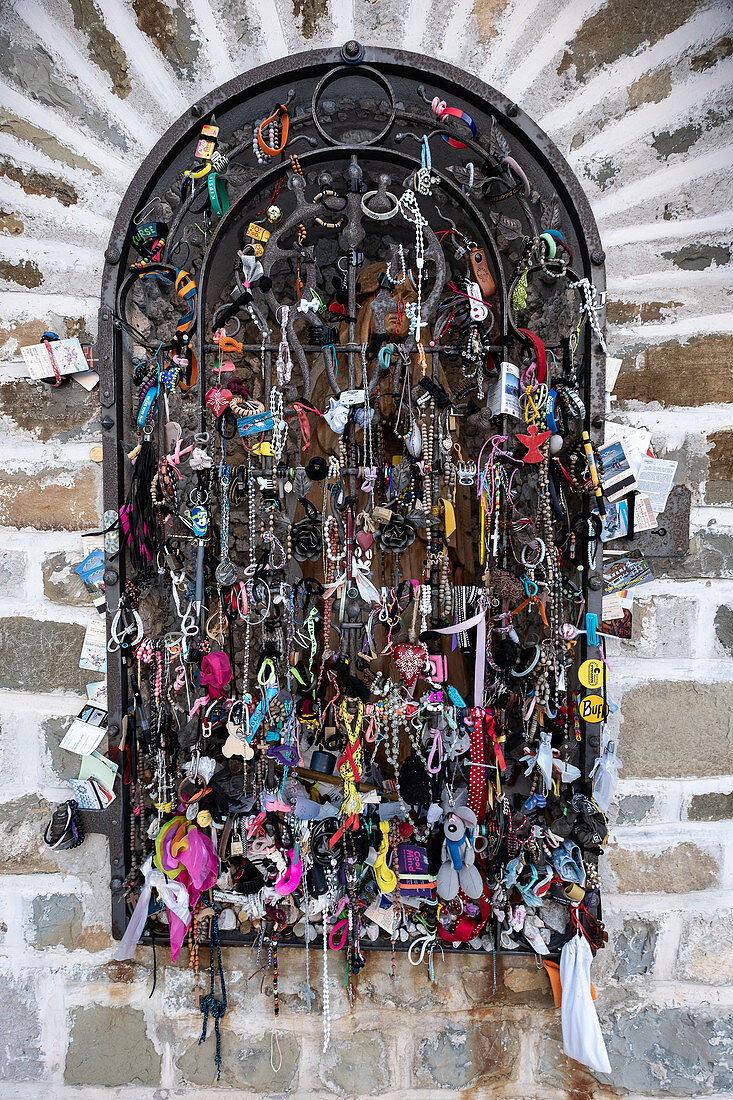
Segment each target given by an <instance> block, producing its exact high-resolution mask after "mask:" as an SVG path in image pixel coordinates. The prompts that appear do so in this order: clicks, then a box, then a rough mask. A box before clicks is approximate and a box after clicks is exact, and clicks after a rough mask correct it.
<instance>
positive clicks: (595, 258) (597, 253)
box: [590, 248, 606, 267]
mask: <svg viewBox="0 0 733 1100" xmlns="http://www.w3.org/2000/svg"><path fill="white" fill-rule="evenodd" d="M590 258H591V263H594V264H595V265H596V266H597V267H600V265H601V264H602V263H603V261H604V260H605V258H606V253H605V252H604V251H603V249H602V248H594V249H593V251H592V252H591V254H590Z"/></svg>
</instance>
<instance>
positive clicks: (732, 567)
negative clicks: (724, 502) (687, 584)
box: [654, 490, 733, 580]
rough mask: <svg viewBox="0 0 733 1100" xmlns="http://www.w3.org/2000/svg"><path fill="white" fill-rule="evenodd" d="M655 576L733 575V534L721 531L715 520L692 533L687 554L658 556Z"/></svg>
mask: <svg viewBox="0 0 733 1100" xmlns="http://www.w3.org/2000/svg"><path fill="white" fill-rule="evenodd" d="M673 491H674V490H673ZM654 576H655V577H670V578H672V579H673V580H688V579H690V580H697V579H699V578H700V577H733V536H731V535H730V534H729V533H728V532H727V531H719V530H717V528H716V525H715V523H714V522H711V523H710V524H709V525H708V526H707V527H705V528H703V529H702V530H697V531H694V532H693V533H692V535H691V537H690V541H689V549H688V553H687V555H686V557H684V558H674V557H671V556H670V557H659V558H657V559H656V560H655V562H654Z"/></svg>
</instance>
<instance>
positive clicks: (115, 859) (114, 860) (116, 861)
mask: <svg viewBox="0 0 733 1100" xmlns="http://www.w3.org/2000/svg"><path fill="white" fill-rule="evenodd" d="M112 862H113V863H114V865H115V867H116V866H117V864H118V863H119V862H120V861H119V859H118V858H117V856H115V858H114V859H113V860H112Z"/></svg>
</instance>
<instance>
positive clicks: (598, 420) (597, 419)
mask: <svg viewBox="0 0 733 1100" xmlns="http://www.w3.org/2000/svg"><path fill="white" fill-rule="evenodd" d="M591 423H592V424H593V427H594V428H602V427H603V425H604V424H605V420H604V419H603V417H602V416H594V417H593V420H592V421H591Z"/></svg>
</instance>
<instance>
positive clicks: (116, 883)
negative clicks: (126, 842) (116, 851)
mask: <svg viewBox="0 0 733 1100" xmlns="http://www.w3.org/2000/svg"><path fill="white" fill-rule="evenodd" d="M113 824H114V825H116V824H117V822H116V821H115V822H113ZM110 886H111V887H112V889H113V890H119V889H120V888H121V887H122V879H121V878H113V879H112V881H111V883H110Z"/></svg>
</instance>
